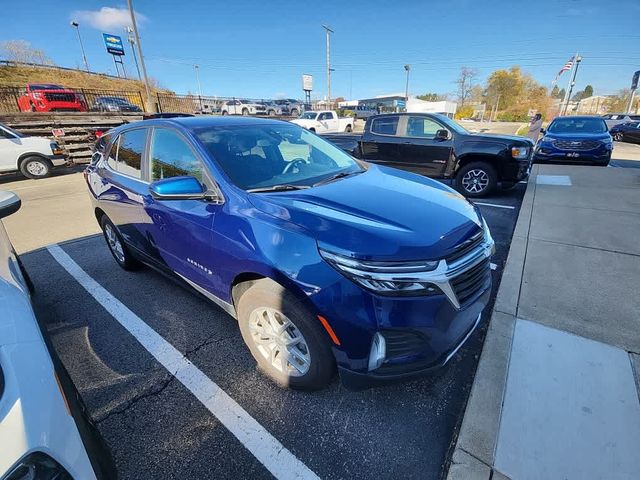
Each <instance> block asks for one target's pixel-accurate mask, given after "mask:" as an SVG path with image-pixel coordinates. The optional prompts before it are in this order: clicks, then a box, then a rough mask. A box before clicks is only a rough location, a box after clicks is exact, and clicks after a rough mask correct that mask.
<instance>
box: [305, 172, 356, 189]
mask: <svg viewBox="0 0 640 480" xmlns="http://www.w3.org/2000/svg"><path fill="white" fill-rule="evenodd" d="M362 172H364V170H358V171H357V172H340V173H336V174H335V175H331V176H330V177H327V178H323V179H322V180H320V181H319V182H316V183H314V184H313V186H314V187H317V186H318V185H325V184H327V183H331V182H334V181H336V180H338V179H340V178H344V177H350V176H351V175H357V174H359V173H362Z"/></svg>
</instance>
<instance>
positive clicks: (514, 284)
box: [447, 165, 539, 480]
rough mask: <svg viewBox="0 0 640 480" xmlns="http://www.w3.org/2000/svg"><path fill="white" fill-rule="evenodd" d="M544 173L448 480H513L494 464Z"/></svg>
mask: <svg viewBox="0 0 640 480" xmlns="http://www.w3.org/2000/svg"><path fill="white" fill-rule="evenodd" d="M538 169H539V168H538V166H537V165H534V167H533V170H532V171H531V175H530V177H529V182H528V184H527V191H526V192H525V195H524V198H523V200H522V205H521V207H520V213H519V215H518V220H517V222H516V227H515V230H514V232H513V238H512V241H511V246H510V248H509V255H508V257H507V262H506V264H505V268H504V271H503V273H502V279H501V282H500V287H499V289H498V293H497V295H496V301H495V304H494V307H493V312H492V315H491V320H490V323H489V329H488V330H487V336H486V338H485V341H484V346H483V348H482V354H481V356H480V361H479V363H478V369H477V371H476V376H475V378H474V381H473V386H472V387H471V393H470V395H469V401H468V402H467V407H466V410H465V414H464V418H463V420H462V425H461V427H460V432H459V434H458V439H457V442H456V445H455V448H454V451H453V455H452V459H451V465H450V466H449V471H448V473H447V480H462V479H465V480H467V479H472V480H476V479H477V480H489V479H493V480H496V479H505V480H508V478H507V477H506V476H505V475H503V474H502V473H500V472H498V471H496V470H494V469H493V464H494V460H495V452H496V446H497V441H498V432H499V429H500V418H501V415H502V405H503V399H504V393H505V388H506V383H507V372H508V367H509V357H510V355H511V343H512V340H513V331H514V326H515V320H516V316H517V313H518V300H519V298H520V288H521V285H522V276H523V272H524V264H525V260H526V251H527V243H528V241H529V226H530V224H531V216H532V213H533V201H534V198H535V190H536V182H535V178H536V176H537V173H538Z"/></svg>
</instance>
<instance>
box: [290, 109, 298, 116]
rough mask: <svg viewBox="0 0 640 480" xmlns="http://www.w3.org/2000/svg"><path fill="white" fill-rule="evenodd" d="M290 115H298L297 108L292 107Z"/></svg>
mask: <svg viewBox="0 0 640 480" xmlns="http://www.w3.org/2000/svg"><path fill="white" fill-rule="evenodd" d="M291 115H292V116H294V117H297V116H298V109H297V108H294V109H293V110H291Z"/></svg>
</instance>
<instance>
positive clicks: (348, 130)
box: [344, 125, 352, 133]
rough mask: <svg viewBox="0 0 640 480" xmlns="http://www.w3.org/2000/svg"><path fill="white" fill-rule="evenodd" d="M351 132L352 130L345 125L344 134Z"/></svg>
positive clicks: (349, 126)
mask: <svg viewBox="0 0 640 480" xmlns="http://www.w3.org/2000/svg"><path fill="white" fill-rule="evenodd" d="M351 130H352V128H351V125H347V127H346V128H345V129H344V131H345V132H346V133H351Z"/></svg>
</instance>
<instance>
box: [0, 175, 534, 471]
mask: <svg viewBox="0 0 640 480" xmlns="http://www.w3.org/2000/svg"><path fill="white" fill-rule="evenodd" d="M79 176H80V175H79V174H77V173H75V174H71V175H61V176H58V177H56V178H57V181H58V182H60V183H61V184H62V185H64V188H69V189H73V188H72V187H71V186H70V185H73V184H75V185H76V186H79V185H81V176H80V179H78V178H76V177H79ZM49 181H50V183H51V185H49V184H47V185H45V184H43V185H42V187H41V188H43V189H46V188H51V189H52V192H53V191H55V186H54V185H55V181H54V179H49ZM18 184H19V186H20V187H22V193H25V194H27V195H33V196H34V197H35V198H34V200H33V203H34V204H35V207H38V208H30V207H34V205H32V204H31V201H30V200H27V201H26V202H25V203H26V205H25V206H26V210H25V211H26V212H27V213H26V214H25V219H24V220H23V219H21V218H20V217H19V215H20V214H21V213H23V214H24V213H25V212H19V213H18V214H17V216H16V217H14V218H13V219H12V223H11V224H8V225H7V227H8V229H9V233H10V235H11V236H12V237H13V236H14V233H15V229H16V228H20V232H19V233H18V235H17V237H19V238H20V241H19V242H18V245H17V249H18V250H19V251H22V252H25V253H23V254H22V255H21V257H22V259H23V262H24V264H25V266H26V268H27V270H28V271H29V273H30V275H31V277H32V279H33V281H34V284H35V288H36V294H35V295H34V297H33V303H34V307H35V309H36V312H37V314H38V317H39V319H40V320H41V321H42V322H44V324H45V325H46V327H47V330H48V331H49V333H50V335H51V338H52V341H53V344H54V346H55V348H56V351H57V352H58V354H59V356H60V358H61V359H62V361H63V363H64V364H65V366H66V368H67V369H68V370H69V372H70V375H71V377H72V379H73V381H74V383H75V384H76V386H77V388H78V390H79V391H80V394H81V395H82V397H83V399H84V401H85V403H86V404H87V407H88V409H89V412H90V414H91V415H92V416H93V418H94V419H95V420H96V422H97V424H98V428H99V430H100V432H101V433H102V434H103V436H104V437H105V440H106V441H107V443H108V444H109V445H110V447H111V449H112V451H113V454H114V457H115V460H116V463H117V466H118V471H119V475H120V478H123V479H129V478H130V479H140V478H239V477H240V478H269V477H272V474H271V473H270V470H269V469H268V468H267V465H268V463H269V462H268V461H264V458H262V460H258V457H259V456H260V455H259V454H260V449H261V448H262V446H263V444H269V445H271V444H272V443H273V441H272V439H275V442H276V443H277V442H279V443H277V444H278V445H280V444H281V446H282V450H283V451H286V452H288V453H290V455H291V458H293V459H296V460H297V461H299V462H300V464H301V465H303V467H304V468H305V469H306V470H305V471H307V472H312V474H315V475H317V476H319V477H321V478H329V479H331V478H336V479H337V478H392V477H397V475H398V474H399V473H401V474H402V475H403V476H404V477H406V478H427V479H436V478H439V477H441V476H442V474H443V471H444V469H445V465H446V463H447V459H448V456H449V455H450V445H451V444H452V439H453V436H454V432H455V431H456V429H457V427H458V423H459V421H460V418H461V413H462V411H463V409H464V406H465V402H466V399H467V396H468V392H469V389H470V386H471V383H472V381H473V376H474V372H475V368H476V364H477V360H478V354H479V352H480V349H481V345H482V340H483V337H484V333H485V329H486V324H487V321H488V320H487V318H483V321H482V323H481V326H480V328H479V329H478V330H477V331H476V332H475V333H474V335H473V336H472V337H471V338H470V339H469V341H468V343H467V344H466V345H465V347H464V348H462V349H461V350H460V351H459V353H458V354H456V356H455V357H454V358H453V359H452V360H451V362H450V364H449V365H447V366H446V367H445V368H443V369H442V370H440V371H438V372H436V373H434V374H431V375H429V376H426V377H421V378H418V379H415V380H411V381H404V382H399V383H394V384H390V385H385V386H381V387H376V388H372V389H369V390H364V391H350V390H346V389H345V388H344V387H342V385H341V384H340V383H339V382H338V381H337V379H336V381H334V382H333V383H332V384H331V386H330V387H329V388H328V389H326V390H324V391H320V392H313V393H305V392H298V391H291V390H284V389H282V388H280V387H277V386H276V385H274V384H273V383H272V382H271V381H269V380H268V379H267V378H266V377H264V376H263V375H262V374H261V373H260V372H259V371H258V370H257V369H256V366H255V362H254V360H253V358H252V357H251V355H250V353H249V351H248V350H247V348H246V347H245V345H244V343H243V341H242V337H241V335H240V332H239V330H238V328H237V325H236V322H235V320H234V319H232V318H231V317H230V316H228V315H227V314H226V313H224V312H222V311H221V310H220V309H219V308H218V307H216V306H215V305H212V304H211V303H209V302H208V301H206V300H205V299H203V298H202V297H200V296H198V295H197V294H194V293H192V292H190V291H187V290H185V289H183V288H182V287H180V286H178V285H177V284H175V283H174V282H172V281H171V280H170V279H168V278H166V277H164V276H162V275H160V274H158V273H156V272H155V271H153V270H151V269H149V268H144V269H142V270H140V271H137V272H125V271H123V270H120V269H119V267H118V266H117V265H116V264H115V262H114V260H113V259H112V257H111V256H110V254H109V252H108V250H107V247H106V245H105V243H104V240H103V238H102V237H101V236H100V235H92V234H89V235H78V232H85V231H95V230H92V229H95V225H93V224H91V225H90V224H88V222H89V221H91V222H93V223H95V219H93V218H92V214H91V212H82V211H80V210H78V211H77V213H76V209H77V208H78V206H77V204H78V202H82V200H80V199H81V197H80V194H79V193H78V195H75V193H76V192H74V194H72V195H68V194H67V195H62V196H59V197H55V201H56V202H59V204H57V205H56V206H55V208H56V210H57V211H58V212H61V213H56V214H55V215H52V216H50V215H47V214H46V213H45V212H44V211H43V210H41V208H43V207H42V205H44V198H43V197H47V195H44V194H42V193H39V194H36V193H35V192H37V191H38V189H31V188H29V187H32V186H34V185H37V184H35V183H24V182H22V181H19V182H18ZM45 187H46V188H45ZM524 187H525V185H522V184H520V185H517V186H516V187H515V188H514V189H513V190H510V191H507V192H501V193H499V194H496V195H495V196H494V197H492V198H487V199H483V200H482V202H478V203H479V205H480V208H481V210H482V212H483V214H484V215H485V217H486V219H487V222H488V223H489V226H490V228H491V230H492V233H493V236H494V238H495V240H496V246H497V253H496V255H495V257H494V259H493V262H494V263H495V264H496V265H495V270H494V273H493V275H494V294H495V291H496V288H497V285H498V283H499V280H500V275H501V271H502V265H503V264H504V261H505V259H506V255H507V250H508V247H509V242H510V238H511V233H512V231H513V228H514V225H515V220H516V218H517V213H518V209H519V205H520V201H521V198H522V195H523V191H524ZM0 188H11V186H10V185H7V184H5V185H3V186H2V187H0ZM64 188H63V191H64ZM78 188H79V187H78ZM19 192H20V191H19ZM51 196H53V193H52V195H50V197H51ZM65 202H68V203H69V205H67V204H66V203H65ZM71 203H73V205H72V204H71ZM67 209H68V210H69V211H70V212H73V213H74V216H73V217H72V216H70V215H67V214H65V213H64V212H65V211H66V210H67ZM38 210H40V211H41V215H43V219H42V220H41V221H37V220H35V219H34V216H35V215H37V213H36V212H37V211H38ZM43 222H44V223H48V224H51V225H57V224H65V223H66V224H69V225H68V227H67V228H68V229H69V232H66V233H65V232H62V231H61V230H60V228H51V229H47V230H45V231H40V230H39V226H40V227H41V226H42V224H43ZM65 237H71V238H74V239H73V240H70V241H60V240H59V239H62V238H65ZM49 239H51V240H52V241H48V240H49ZM35 241H38V242H41V244H44V245H47V244H50V243H59V245H60V247H61V248H62V251H63V252H64V253H66V254H68V255H69V257H70V259H71V260H72V261H73V262H75V264H77V266H78V267H79V268H80V269H82V271H84V272H85V273H86V275H88V277H89V278H90V279H92V281H95V282H96V284H97V285H99V287H100V288H102V289H103V290H104V291H105V292H107V294H108V295H111V296H112V297H113V299H114V301H115V302H116V303H118V304H121V305H122V306H123V308H124V309H126V310H130V312H131V313H132V315H134V316H135V317H136V318H139V319H140V320H141V321H142V322H143V323H144V324H146V325H147V326H148V327H150V329H152V331H154V332H157V334H159V338H161V339H163V340H164V341H166V342H167V344H168V345H170V346H172V347H173V348H175V349H176V350H177V351H178V352H179V353H180V354H181V355H184V357H185V358H186V359H187V360H188V362H189V363H190V364H191V365H193V367H194V368H196V369H197V370H198V371H199V372H201V373H202V374H203V377H204V378H205V379H206V380H207V381H209V382H211V384H212V385H216V386H217V387H219V388H220V389H221V390H222V391H223V392H226V394H227V395H228V396H229V397H230V398H231V399H232V400H231V401H232V402H234V403H236V404H237V405H238V406H239V408H240V409H241V410H242V411H244V412H246V415H247V417H248V418H249V419H251V420H253V421H255V422H257V424H258V425H259V426H260V427H261V428H263V429H264V431H265V432H266V437H268V438H263V437H259V438H258V439H257V440H256V438H253V440H251V441H248V440H247V438H246V436H243V435H242V434H240V435H238V433H237V431H236V433H231V432H232V430H233V429H234V428H235V427H234V424H233V420H231V424H229V420H228V419H226V420H224V419H223V420H224V421H221V420H220V419H219V418H220V417H219V416H217V414H219V413H220V411H219V410H216V408H218V407H217V406H216V404H215V402H214V404H213V406H212V405H211V402H208V403H207V402H206V401H204V402H203V401H202V398H200V399H199V398H197V397H196V396H195V395H194V393H193V392H192V390H190V384H189V382H185V381H184V379H183V378H178V377H180V375H174V374H176V371H169V370H167V368H165V367H164V366H163V365H162V364H161V363H160V362H159V361H158V360H157V359H156V358H154V356H153V355H152V354H151V353H150V352H149V350H147V349H146V348H145V347H144V346H143V345H142V344H141V343H140V342H139V341H138V340H137V339H136V338H135V337H134V336H133V335H132V334H131V333H130V331H128V330H127V329H125V328H124V327H123V326H122V324H121V323H119V319H117V318H116V316H114V315H113V312H111V313H109V312H108V311H107V310H106V309H105V307H104V306H103V305H102V304H101V303H100V302H99V301H98V299H97V298H96V297H95V296H94V295H93V294H90V293H89V292H88V291H87V290H86V288H84V287H83V286H82V285H81V284H80V283H79V282H78V281H77V280H76V279H75V278H74V277H73V276H71V275H70V273H69V272H68V271H67V270H65V268H63V266H62V265H61V264H60V263H59V262H58V261H57V260H56V259H55V258H54V257H53V256H52V254H51V253H50V251H49V250H47V249H46V248H39V249H36V250H31V251H28V247H25V246H24V245H23V243H22V242H24V243H25V244H26V245H33V244H34V242H35ZM27 251H28V253H26V252H27ZM492 302H493V298H492ZM490 309H491V305H490V306H489V307H488V309H487V311H490ZM252 442H253V443H252ZM256 442H257V443H256ZM269 442H271V443H269ZM267 460H268V459H267ZM278 476H280V477H282V475H278ZM282 478H284V477H282Z"/></svg>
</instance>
